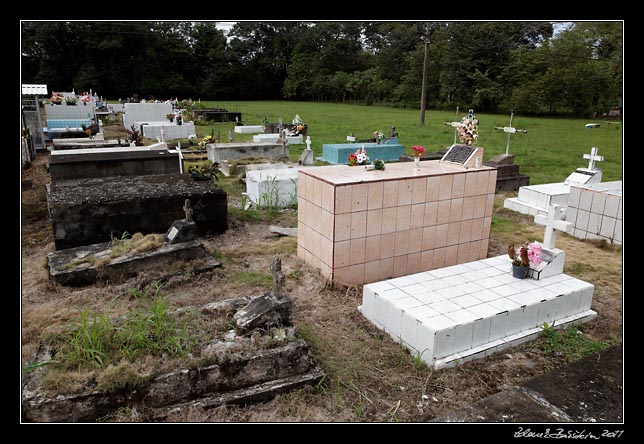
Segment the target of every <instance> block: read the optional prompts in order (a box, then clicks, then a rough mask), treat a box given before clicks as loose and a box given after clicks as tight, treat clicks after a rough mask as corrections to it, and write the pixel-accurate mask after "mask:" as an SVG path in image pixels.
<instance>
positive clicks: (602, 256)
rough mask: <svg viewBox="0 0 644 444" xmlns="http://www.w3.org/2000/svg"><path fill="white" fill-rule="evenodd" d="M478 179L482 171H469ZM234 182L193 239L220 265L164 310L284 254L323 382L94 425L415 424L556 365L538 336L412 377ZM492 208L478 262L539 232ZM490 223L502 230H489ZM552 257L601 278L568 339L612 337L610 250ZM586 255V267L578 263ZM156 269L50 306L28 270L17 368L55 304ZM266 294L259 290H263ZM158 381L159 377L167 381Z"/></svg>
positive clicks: (108, 294) (565, 240)
mask: <svg viewBox="0 0 644 444" xmlns="http://www.w3.org/2000/svg"><path fill="white" fill-rule="evenodd" d="M354 146H355V145H354ZM421 165H422V163H421ZM405 167H406V168H410V169H411V168H412V165H410V164H407V165H405ZM347 168H348V167H347ZM360 168H361V169H362V167H360ZM393 169H394V168H393V164H389V163H388V164H387V170H385V172H387V171H390V172H391V171H393ZM472 170H475V168H472ZM480 171H490V170H487V169H485V168H481V170H480ZM235 179H236V178H234V177H231V178H230V179H224V182H223V183H222V186H223V188H224V189H225V190H226V191H227V192H228V195H229V198H228V200H229V202H228V203H229V205H231V204H232V205H234V207H233V208H234V209H235V210H234V211H231V214H230V215H229V218H228V224H229V230H228V231H227V232H225V233H222V234H215V235H207V236H206V237H205V238H204V239H203V245H204V248H205V249H206V251H213V252H216V253H217V254H216V256H215V257H216V258H217V260H219V261H220V262H222V264H223V267H222V268H220V269H216V270H211V271H207V272H204V273H201V274H199V275H195V276H194V277H192V278H190V277H189V276H187V275H182V276H177V277H174V278H172V279H170V280H169V281H168V283H167V284H166V285H168V289H169V290H170V291H171V292H172V293H174V294H177V295H178V296H180V297H178V298H177V299H175V300H174V302H175V304H178V305H179V306H180V307H190V306H195V307H202V306H204V304H208V303H210V302H212V301H213V300H224V299H227V298H230V297H231V295H235V296H237V295H239V296H242V295H243V294H244V292H246V289H247V288H249V286H251V287H252V286H253V285H255V284H250V283H249V284H244V286H241V287H240V285H241V284H240V283H239V279H242V276H243V277H244V279H255V275H254V274H253V273H255V272H256V270H266V269H267V266H268V265H269V264H270V260H272V257H273V253H274V252H275V250H276V249H279V250H280V251H286V252H287V253H286V255H285V256H283V260H284V264H285V268H286V270H285V274H286V276H287V279H286V281H285V282H284V285H285V287H286V288H287V289H288V293H289V296H291V297H292V301H293V307H294V309H293V323H294V324H295V325H296V326H297V328H298V332H299V333H298V335H297V337H301V338H304V339H305V340H306V342H307V343H308V345H309V346H310V347H311V353H312V355H313V356H314V357H315V359H316V360H318V359H320V360H319V361H318V362H319V364H320V367H321V368H322V369H324V370H332V371H330V372H329V371H327V375H328V376H327V378H326V379H323V380H322V382H321V383H318V384H317V385H316V386H315V388H313V387H311V388H308V389H302V390H296V391H295V392H292V393H291V394H290V395H289V397H288V399H287V398H286V397H277V398H275V399H273V400H271V401H268V402H266V403H264V404H257V405H253V406H247V407H234V406H231V407H223V408H222V407H217V406H218V405H220V404H221V402H222V400H225V399H226V396H225V395H222V396H220V397H219V398H216V399H215V398H212V399H211V398H208V399H205V400H203V402H190V401H187V402H184V401H177V402H179V403H180V404H181V405H180V406H179V408H168V409H166V408H165V407H159V408H158V409H156V408H155V409H147V410H146V409H145V408H142V407H141V405H140V404H137V402H136V400H133V399H132V398H129V397H127V396H125V397H124V398H122V399H123V400H124V403H123V405H126V406H128V407H129V410H128V409H123V408H121V409H117V410H113V409H112V410H110V411H111V412H112V413H110V414H109V415H108V417H106V419H107V420H108V421H109V420H112V421H114V420H115V421H140V420H142V419H143V420H156V421H162V420H163V421H213V420H214V421H221V420H241V421H248V420H251V421H252V420H258V421H267V420H268V421H274V420H278V421H279V420H295V421H301V420H309V421H318V420H322V421H329V420H336V421H337V420H347V421H361V420H367V421H390V420H391V421H393V420H407V421H424V420H427V419H431V418H434V417H437V416H439V415H440V414H445V413H447V412H449V411H450V410H453V409H454V408H457V407H460V406H463V405H465V404H466V403H468V402H471V401H472V400H476V399H481V398H482V397H484V396H486V395H489V394H493V393H495V392H496V391H497V390H499V387H502V386H504V385H507V384H510V385H511V384H515V383H517V382H520V381H522V380H526V379H528V378H529V377H531V376H537V375H539V374H541V373H542V372H543V371H544V369H546V368H548V367H550V366H552V365H557V363H559V362H565V359H567V358H565V357H563V356H558V357H553V356H550V357H548V356H547V355H545V354H544V353H542V352H541V351H539V350H540V348H539V347H540V344H541V333H540V331H537V332H535V334H534V336H535V341H534V343H528V344H522V345H519V346H516V347H513V348H511V349H508V350H505V351H504V352H503V353H496V354H491V355H490V356H488V357H486V358H484V359H479V360H473V361H471V362H467V363H465V364H462V365H461V366H460V367H459V368H458V371H456V370H455V369H449V368H446V369H444V370H441V371H440V372H430V371H428V369H427V368H426V367H425V368H422V367H420V366H418V365H417V364H416V359H415V358H416V357H415V356H414V355H411V354H409V353H407V352H405V351H404V349H403V348H402V347H400V345H399V344H398V343H397V338H396V339H390V338H389V337H388V336H387V335H386V334H382V333H381V332H379V331H378V330H376V329H375V327H373V326H372V325H371V324H370V322H369V321H367V320H366V319H364V318H363V317H362V315H361V314H360V313H359V312H358V311H357V310H356V307H357V306H358V305H360V302H361V300H362V294H360V293H359V292H358V290H356V289H355V287H352V286H349V287H343V286H341V285H340V286H338V287H337V288H333V287H328V286H327V285H326V284H325V281H326V279H325V278H324V276H322V275H320V274H319V273H318V271H317V270H316V269H315V268H314V267H310V266H308V265H306V264H305V263H304V262H303V261H302V260H300V259H298V258H297V257H296V254H295V253H296V251H297V240H296V239H295V238H287V237H283V238H273V237H272V236H271V237H268V233H267V232H268V230H267V226H268V224H266V223H265V222H264V221H265V220H266V219H264V218H265V217H266V216H265V215H262V216H261V219H260V221H259V222H257V221H255V222H254V221H252V220H251V219H248V218H246V217H245V216H244V215H245V213H244V210H243V209H241V208H240V207H239V203H238V199H239V196H240V195H241V192H243V191H244V190H243V188H242V187H241V186H240V185H239V184H238V183H236V180H235ZM488 182H489V176H488ZM38 185H39V184H38V182H37V181H34V186H38ZM488 185H489V183H488ZM439 186H440V185H439ZM412 190H413V187H412ZM439 202H440V199H439ZM486 203H487V202H486ZM494 203H495V208H494V214H493V216H494V217H493V219H494V221H493V222H492V223H491V233H490V237H489V246H488V248H487V256H494V255H501V254H503V253H504V250H505V247H507V242H508V241H509V240H513V241H516V239H519V238H529V239H531V240H532V239H535V238H539V237H541V236H543V228H542V227H538V226H534V224H533V222H532V218H527V217H526V216H522V215H514V214H510V212H508V211H506V210H504V209H503V208H502V205H501V200H499V198H497V199H496V202H494ZM497 212H499V213H498V215H497ZM262 214H263V213H262ZM277 218H278V219H277V220H275V219H268V220H270V223H271V224H275V223H276V224H277V225H280V226H285V227H295V226H297V220H296V219H297V217H296V216H295V214H294V213H290V212H284V213H280V215H279V216H277ZM498 221H501V222H503V223H504V224H506V225H504V226H500V227H499V226H498V224H497V222H498ZM495 224H496V225H497V226H496V228H495ZM507 224H510V227H512V230H511V231H503V228H504V227H505V228H507V227H508V225H507ZM166 228H167V226H166ZM27 229H28V228H27ZM499 229H501V231H499ZM161 231H163V230H161ZM459 234H460V232H459ZM50 240H51V237H50ZM557 247H559V248H561V249H562V250H564V251H566V253H567V256H568V257H567V262H566V267H568V268H570V269H571V270H573V271H572V272H571V271H566V273H569V274H570V275H571V276H574V277H573V278H571V279H578V280H584V281H588V282H591V283H594V282H595V281H596V275H597V273H601V274H602V276H608V279H607V280H606V279H603V280H602V285H601V286H599V285H597V286H596V290H595V294H594V297H593V299H592V310H594V311H596V312H597V313H598V314H599V317H598V318H597V319H595V320H594V321H592V322H591V323H589V324H587V326H586V327H583V328H580V329H581V330H583V332H584V334H583V336H584V337H588V338H590V339H592V340H594V341H610V340H611V334H616V333H615V332H618V331H619V329H620V328H621V327H620V326H621V321H620V317H621V314H620V313H621V307H620V302H621V288H620V287H621V280H620V278H619V276H620V275H621V273H620V272H621V262H619V260H616V258H618V257H619V253H617V254H616V253H615V251H614V250H610V249H607V250H598V249H597V248H596V247H595V246H594V245H592V244H585V243H582V242H580V241H578V240H575V239H572V238H570V237H569V236H560V239H559V240H558V241H557ZM46 249H47V247H46V244H43V243H40V244H36V246H34V247H30V250H29V251H28V252H27V254H26V256H25V257H24V259H23V264H25V265H26V267H24V268H23V276H24V277H26V276H27V275H28V274H29V273H28V272H27V271H26V268H28V269H29V270H31V272H34V271H35V269H36V268H37V267H34V266H33V264H36V263H37V262H38V260H42V258H43V257H44V256H45V255H44V254H43V252H44V251H46ZM50 249H51V248H50ZM213 254H214V253H213ZM591 256H592V258H593V260H592V261H591V260H589V258H590V257H591ZM158 268H159V269H154V267H153V269H151V270H146V271H144V272H141V273H140V274H139V276H138V277H134V278H125V280H123V281H119V282H115V286H114V287H112V288H110V287H105V286H100V285H98V286H97V285H95V284H93V285H90V286H88V287H86V288H81V289H78V290H76V291H75V292H73V293H72V292H71V291H70V290H68V289H66V288H65V287H59V286H56V287H57V293H58V295H57V296H55V297H54V296H53V295H51V296H49V295H46V296H45V293H46V292H43V290H44V289H45V288H47V287H48V286H51V285H54V284H49V283H47V278H46V275H43V272H44V271H43V270H42V269H40V270H39V271H35V273H34V276H33V278H31V277H30V278H27V282H26V284H25V287H24V293H23V294H24V296H23V304H24V307H25V308H26V312H25V319H26V321H25V322H27V320H30V319H31V320H33V322H31V323H29V324H28V327H27V330H26V331H25V332H24V333H23V337H27V338H31V339H28V340H27V341H26V345H25V348H23V356H24V360H25V362H27V360H28V357H29V356H31V354H30V353H28V352H32V353H33V352H35V351H36V349H35V347H36V346H35V344H36V342H34V340H33V338H34V337H38V332H39V331H41V330H42V329H43V327H45V326H46V325H47V323H46V322H45V321H44V320H43V319H40V320H39V316H41V315H42V313H45V312H46V313H49V314H50V315H51V314H52V313H53V314H54V316H53V319H54V323H55V324H58V325H61V320H62V321H63V322H64V320H65V319H69V318H70V316H71V314H70V312H69V308H68V306H67V305H65V304H66V303H65V302H63V301H64V300H65V298H66V299H67V300H70V299H71V301H74V303H75V305H81V304H82V305H85V304H90V305H94V306H98V307H100V306H101V305H102V304H105V303H106V302H108V301H110V300H112V299H113V298H114V296H115V295H116V294H117V292H119V291H120V292H121V293H123V294H125V293H126V292H127V289H128V288H131V287H133V286H134V287H138V286H139V283H140V282H144V281H149V279H150V277H151V276H154V275H155V274H156V273H158V272H162V271H163V270H162V269H163V268H165V267H163V266H162V265H160V266H159V267H158ZM442 269H444V268H442ZM249 270H250V271H249ZM609 270H610V271H609ZM38 276H40V277H38ZM257 277H259V276H257ZM262 279H263V278H262ZM544 279H546V278H544ZM547 279H549V278H547ZM249 282H250V281H249ZM474 283H476V281H475V282H474ZM266 284H267V282H266V281H264V285H266ZM269 285H270V284H269ZM365 287H368V285H366V286H365ZM139 288H140V287H139ZM360 288H361V287H358V289H360ZM240 289H244V290H240ZM582 292H583V291H582ZM240 293H241V294H240ZM246 294H248V293H246ZM33 301H39V304H38V308H37V309H36V306H35V305H30V304H32V303H33ZM126 302H127V301H124V300H119V301H117V302H116V304H115V306H117V307H118V310H119V311H120V312H121V313H122V312H124V311H126V310H127V307H128V305H129V304H127V303H126ZM43 303H44V304H43ZM67 304H68V302H67ZM72 314H73V313H72ZM48 318H50V319H51V318H52V316H48ZM25 325H27V324H25ZM611 332H612V333H611ZM617 334H618V333H617ZM224 342H225V341H224ZM506 342H507V341H506ZM533 344H536V345H533ZM496 347H498V345H497V346H496ZM374 350H378V353H377V356H375V355H376V354H374V353H373V351H374ZM401 350H402V351H401ZM457 353H462V352H457ZM508 356H510V357H508ZM421 358H424V356H422V357H421ZM420 360H422V359H420ZM178 368H182V369H188V367H178ZM167 370H168V373H169V374H174V373H173V371H176V369H167ZM188 374H189V375H192V373H188ZM190 377H192V376H190ZM319 377H322V376H321V375H319ZM316 381H320V380H319V379H317V380H316ZM277 385H279V383H278V384H277ZM334 393H335V395H334ZM424 396H425V397H424ZM367 398H368V400H367ZM433 398H435V399H436V401H434V400H433ZM240 399H242V398H240ZM98 405H101V404H100V403H98Z"/></svg>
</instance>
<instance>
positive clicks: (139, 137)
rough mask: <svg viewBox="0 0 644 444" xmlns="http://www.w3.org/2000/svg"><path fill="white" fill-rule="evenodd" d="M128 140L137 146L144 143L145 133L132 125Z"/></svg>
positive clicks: (128, 131) (128, 132)
mask: <svg viewBox="0 0 644 444" xmlns="http://www.w3.org/2000/svg"><path fill="white" fill-rule="evenodd" d="M127 140H128V142H130V144H134V145H135V146H141V145H143V134H141V133H140V132H139V131H137V129H136V127H135V126H134V125H132V126H131V127H130V129H129V130H127Z"/></svg>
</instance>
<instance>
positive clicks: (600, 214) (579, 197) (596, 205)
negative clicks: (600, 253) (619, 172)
mask: <svg viewBox="0 0 644 444" xmlns="http://www.w3.org/2000/svg"><path fill="white" fill-rule="evenodd" d="M566 220H567V221H568V222H570V223H571V224H572V228H573V229H572V230H571V232H570V234H571V235H572V236H574V237H576V238H578V239H606V240H607V241H608V242H610V243H612V244H616V245H621V244H622V229H623V227H622V225H623V222H622V221H623V219H622V181H621V180H618V181H614V182H602V183H595V184H573V185H571V187H570V196H569V197H568V210H567V214H566Z"/></svg>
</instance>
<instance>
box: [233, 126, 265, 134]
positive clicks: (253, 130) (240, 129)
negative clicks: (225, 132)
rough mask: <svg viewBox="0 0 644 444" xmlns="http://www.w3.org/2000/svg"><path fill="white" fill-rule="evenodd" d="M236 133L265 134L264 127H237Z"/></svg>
mask: <svg viewBox="0 0 644 444" xmlns="http://www.w3.org/2000/svg"><path fill="white" fill-rule="evenodd" d="M235 132H236V133H237V134H253V133H263V132H264V127H263V126H262V125H244V126H240V125H237V126H235Z"/></svg>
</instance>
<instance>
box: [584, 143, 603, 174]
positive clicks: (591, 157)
mask: <svg viewBox="0 0 644 444" xmlns="http://www.w3.org/2000/svg"><path fill="white" fill-rule="evenodd" d="M584 159H588V169H589V170H594V169H595V161H597V162H603V161H604V156H598V155H597V148H596V147H592V148H591V149H590V154H584Z"/></svg>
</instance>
